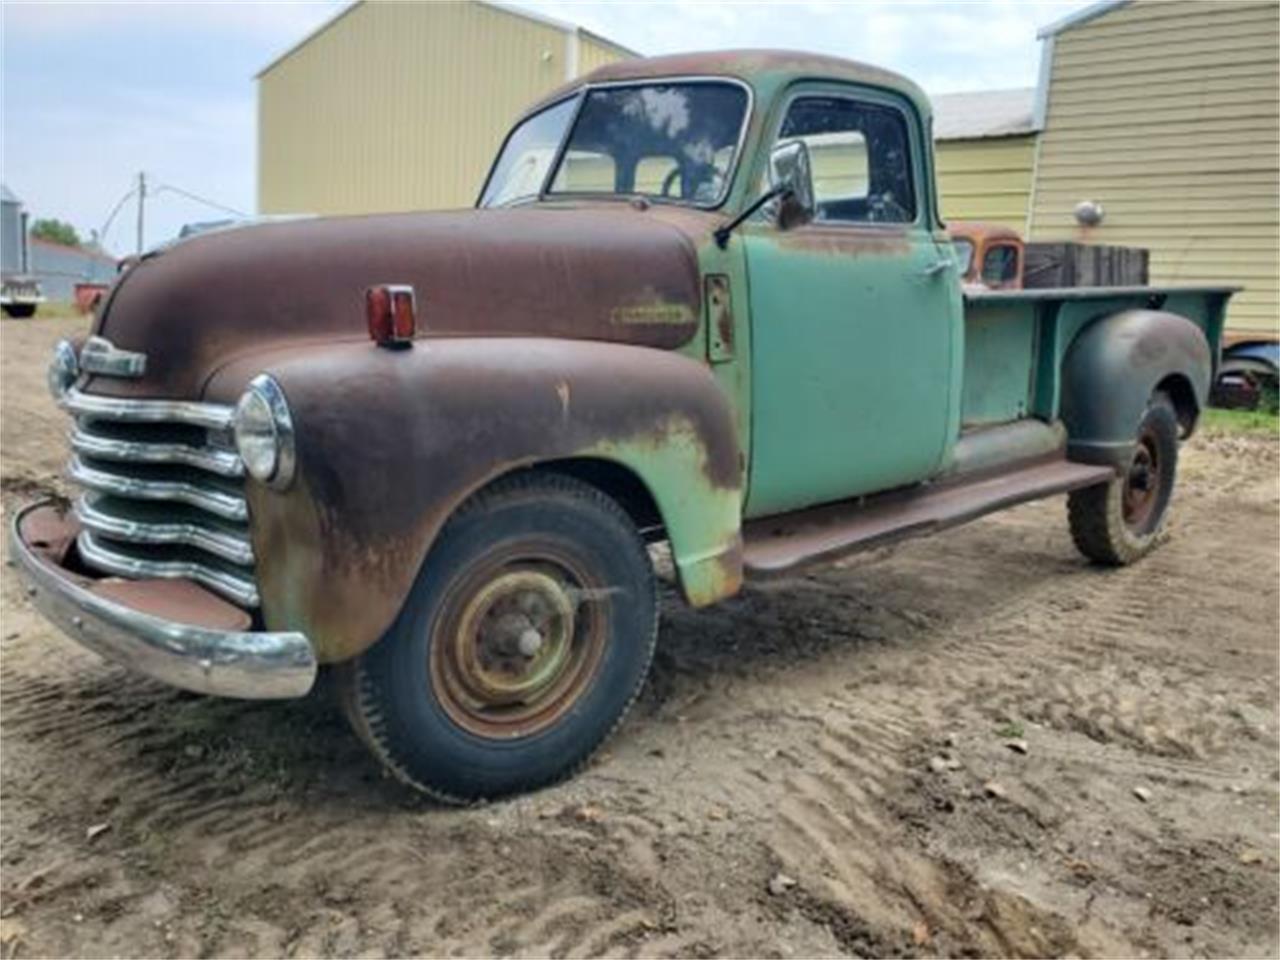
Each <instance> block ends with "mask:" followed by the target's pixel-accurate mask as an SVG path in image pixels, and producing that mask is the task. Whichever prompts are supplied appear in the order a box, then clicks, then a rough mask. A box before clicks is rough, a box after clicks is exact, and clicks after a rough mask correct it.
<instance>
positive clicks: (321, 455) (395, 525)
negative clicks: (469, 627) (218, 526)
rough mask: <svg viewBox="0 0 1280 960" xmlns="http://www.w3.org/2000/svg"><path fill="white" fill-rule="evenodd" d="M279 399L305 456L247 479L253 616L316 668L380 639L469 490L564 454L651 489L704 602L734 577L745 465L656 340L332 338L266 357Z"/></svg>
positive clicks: (713, 396)
mask: <svg viewBox="0 0 1280 960" xmlns="http://www.w3.org/2000/svg"><path fill="white" fill-rule="evenodd" d="M266 372H268V373H270V374H271V376H273V377H275V378H276V380H277V382H278V383H279V384H280V386H281V387H282V388H283V390H284V393H285V395H286V397H287V398H288V402H289V406H290V409H291V411H292V416H293V422H294V429H295V434H296V443H297V456H298V468H297V477H296V479H295V481H294V483H293V485H292V486H291V487H290V489H288V490H287V491H285V492H283V493H279V492H275V491H271V490H268V489H266V488H265V487H263V486H261V485H259V484H255V483H251V484H250V489H249V505H250V513H251V518H252V529H253V546H254V551H255V554H256V556H257V558H258V578H259V585H260V589H261V594H262V604H263V613H264V617H265V619H266V622H267V625H268V626H269V627H270V628H271V629H277V628H282V627H283V625H285V624H288V625H289V629H296V630H302V631H303V632H305V633H306V634H307V636H308V637H309V638H310V640H311V641H312V643H313V644H314V645H315V647H316V651H317V655H318V657H319V659H320V660H321V661H322V662H336V661H340V660H344V659H347V658H349V657H352V656H355V655H356V654H358V653H360V652H361V651H363V650H364V649H366V648H367V647H369V646H370V645H371V644H373V643H374V642H375V641H376V640H377V639H378V638H379V637H380V636H381V635H382V634H383V632H384V631H385V630H386V629H387V627H388V626H389V625H390V624H391V622H392V620H393V619H394V618H395V616H396V614H397V613H398V612H399V610H400V608H401V606H402V605H403V603H404V601H405V598H406V596H407V594H408V592H409V589H410V587H411V585H412V583H413V580H414V577H415V576H416V575H417V572H418V570H419V568H420V567H421V565H422V562H423V559H424V558H425V556H426V554H427V551H428V550H429V549H430V547H431V544H432V541H433V540H434V539H435V537H436V535H437V534H438V532H439V531H440V528H441V526H442V525H443V524H444V522H445V521H446V520H447V519H448V517H449V516H450V514H451V513H452V512H453V511H454V510H456V509H457V508H458V506H459V505H460V504H461V503H462V502H463V501H464V500H465V499H466V498H467V497H468V496H469V495H471V494H472V493H474V492H475V491H476V490H478V489H480V488H481V487H483V486H485V485H486V484H488V483H490V482H491V481H493V480H494V479H496V478H498V477H500V476H502V475H503V474H506V473H508V472H510V471H512V470H515V469H518V468H521V467H528V466H531V465H534V464H540V463H541V464H545V463H548V462H550V461H555V460H564V459H566V458H593V459H598V460H605V461H609V462H611V463H613V464H617V465H619V466H621V467H623V468H625V469H627V470H629V471H631V473H632V474H634V476H635V477H637V478H638V479H639V480H640V481H641V482H642V483H643V484H644V485H645V486H646V487H647V488H648V490H649V492H650V494H651V495H652V497H653V499H654V501H655V503H656V505H657V507H658V510H659V512H660V513H661V514H662V518H663V522H664V524H665V526H666V528H667V533H668V536H669V538H670V541H671V547H672V554H673V558H674V560H675V564H676V568H677V571H678V574H679V578H680V583H681V588H682V591H683V593H684V595H685V597H686V598H687V599H688V600H689V602H690V603H692V604H695V605H702V604H707V603H711V602H713V601H715V600H718V599H721V598H723V597H726V596H729V595H731V594H732V593H734V592H736V591H737V589H738V588H739V586H740V584H741V579H742V551H741V537H740V532H739V526H740V518H741V499H742V474H741V466H740V463H741V461H740V456H739V447H738V441H737V437H736V434H735V432H734V427H733V418H732V413H731V410H730V408H729V405H728V403H727V401H726V400H725V398H724V396H723V395H722V394H721V392H720V390H719V388H718V387H717V386H716V384H715V382H714V380H713V379H712V377H711V375H710V373H709V372H708V371H707V369H706V368H705V367H704V366H702V365H700V364H698V363H696V362H695V361H692V360H690V359H688V358H686V357H683V356H680V355H678V354H674V353H670V352H667V351H662V350H657V349H653V348H649V347H638V346H631V345H623V344H610V343H602V342H597V341H584V340H564V339H550V338H528V337H510V338H470V337H463V338H441V339H427V340H418V341H416V342H415V344H414V346H413V348H412V349H408V350H386V349H379V348H378V347H375V346H373V345H372V344H370V343H369V342H368V341H365V342H363V343H351V342H348V343H343V344H332V345H328V346H316V347H313V348H308V349H303V350H298V351H295V352H293V353H291V354H290V355H289V357H288V358H287V359H280V360H278V361H275V362H273V363H268V364H267V367H266Z"/></svg>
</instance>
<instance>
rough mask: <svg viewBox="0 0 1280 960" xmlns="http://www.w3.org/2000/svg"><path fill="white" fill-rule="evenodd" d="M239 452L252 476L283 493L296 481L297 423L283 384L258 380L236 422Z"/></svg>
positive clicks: (242, 400) (266, 378)
mask: <svg viewBox="0 0 1280 960" xmlns="http://www.w3.org/2000/svg"><path fill="white" fill-rule="evenodd" d="M233 427H234V429H235V435H236V449H237V450H239V451H240V459H241V460H243V461H244V468H245V469H246V470H247V471H249V476H251V477H253V478H254V479H255V480H260V481H262V482H263V483H265V484H267V485H268V486H270V487H272V488H274V489H276V490H283V489H285V488H286V487H287V486H289V482H290V481H291V480H293V468H294V446H293V420H292V418H291V417H290V416H289V404H288V403H287V402H286V401H285V398H284V391H283V390H281V389H280V385H279V384H278V383H276V382H275V381H274V380H272V379H271V378H270V377H269V376H267V375H266V374H265V373H263V374H259V375H258V376H256V377H254V378H253V380H252V381H251V382H250V384H249V389H248V390H246V391H245V393H244V396H242V397H241V398H240V402H239V403H238V404H236V414H235V420H234V422H233Z"/></svg>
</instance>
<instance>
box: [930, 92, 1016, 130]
mask: <svg viewBox="0 0 1280 960" xmlns="http://www.w3.org/2000/svg"><path fill="white" fill-rule="evenodd" d="M1035 96H1036V91H1035V88H1034V87H1025V88H1019V89H1017V90H982V91H979V92H977V93H943V94H939V95H938V96H935V97H932V98H931V99H932V100H933V136H934V139H935V140H976V139H979V138H981V137H1009V136H1015V135H1017V134H1023V133H1034V132H1035V131H1036V129H1037V126H1036V123H1035V118H1034V109H1035Z"/></svg>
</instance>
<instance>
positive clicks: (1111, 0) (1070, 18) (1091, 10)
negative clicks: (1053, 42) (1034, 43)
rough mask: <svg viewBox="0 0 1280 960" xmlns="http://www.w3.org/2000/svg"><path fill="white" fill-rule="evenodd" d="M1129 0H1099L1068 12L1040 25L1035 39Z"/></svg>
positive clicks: (1109, 10) (1097, 14) (1104, 12)
mask: <svg viewBox="0 0 1280 960" xmlns="http://www.w3.org/2000/svg"><path fill="white" fill-rule="evenodd" d="M1129 2H1130V0H1099V2H1098V3H1091V4H1089V6H1087V7H1085V8H1084V9H1082V10H1077V11H1076V12H1075V13H1069V14H1067V15H1066V16H1065V17H1063V18H1062V19H1061V20H1055V21H1054V22H1053V23H1051V24H1049V25H1048V26H1047V27H1041V28H1040V30H1038V31H1037V32H1036V39H1037V40H1043V39H1045V38H1046V37H1053V36H1056V35H1057V34H1059V33H1061V32H1062V31H1063V30H1069V29H1071V28H1072V27H1078V26H1080V25H1081V24H1083V23H1088V22H1089V21H1090V20H1096V19H1097V18H1098V17H1100V16H1102V15H1103V14H1106V13H1110V12H1111V11H1112V10H1116V9H1118V8H1119V7H1123V6H1125V5H1126V4H1127V3H1129Z"/></svg>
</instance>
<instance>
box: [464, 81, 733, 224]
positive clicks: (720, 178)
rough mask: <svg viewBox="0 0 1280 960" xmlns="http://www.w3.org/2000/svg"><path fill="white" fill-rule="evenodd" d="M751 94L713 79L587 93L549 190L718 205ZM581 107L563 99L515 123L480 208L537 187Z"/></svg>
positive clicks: (516, 197) (527, 193) (529, 193)
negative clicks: (574, 111)
mask: <svg viewBox="0 0 1280 960" xmlns="http://www.w3.org/2000/svg"><path fill="white" fill-rule="evenodd" d="M747 100H748V98H747V92H746V90H745V89H743V88H742V87H740V86H738V85H737V84H734V83H727V82H714V81H712V82H683V83H681V82H677V83H646V84H628V85H626V86H613V87H602V88H596V89H588V90H587V91H586V93H585V95H584V99H583V100H582V106H581V109H580V110H579V111H578V115H577V119H576V121H575V122H574V124H573V129H572V131H571V132H570V133H569V135H568V143H567V144H565V146H564V150H563V155H562V156H561V157H560V160H559V164H558V166H557V167H556V170H555V171H554V173H553V175H552V176H551V178H550V186H549V187H548V188H547V189H548V192H549V193H552V194H590V195H602V196H610V195H611V196H635V195H644V196H648V197H654V198H657V199H662V200H669V201H674V202H681V203H689V204H694V205H696V206H703V207H710V206H715V205H716V204H718V203H719V202H720V201H721V200H723V198H724V194H725V191H726V190H727V189H728V186H729V180H730V178H731V176H732V173H733V165H734V162H735V161H736V159H737V151H738V145H739V140H740V138H741V135H742V128H743V124H744V123H745V122H746V114H747ZM577 103H578V101H577V100H576V99H574V100H569V101H564V102H563V103H560V104H557V105H556V106H553V107H550V108H548V109H547V110H544V111H543V112H542V113H539V114H537V115H536V116H534V117H530V118H529V119H528V120H526V121H525V122H524V123H522V124H521V125H520V126H519V127H517V128H516V130H515V131H514V132H513V133H512V135H511V136H510V137H509V138H508V140H507V143H506V145H505V146H504V147H503V150H502V154H501V156H500V157H499V158H498V162H497V163H496V164H495V165H494V170H493V174H492V176H491V177H490V178H489V183H488V185H487V186H486V187H485V191H484V194H483V196H482V197H481V200H480V204H481V206H497V205H501V204H506V203H513V202H517V201H518V200H521V199H527V198H531V197H534V196H537V195H538V194H539V193H540V191H541V189H542V183H543V182H545V181H546V170H547V167H548V166H549V165H550V163H551V162H552V161H553V159H554V158H555V156H556V155H557V153H558V147H559V145H560V144H559V141H560V140H561V139H563V137H564V129H565V127H566V126H567V124H568V121H569V117H568V114H570V113H572V112H573V108H574V106H576V104H577ZM553 141H554V142H553Z"/></svg>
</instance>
